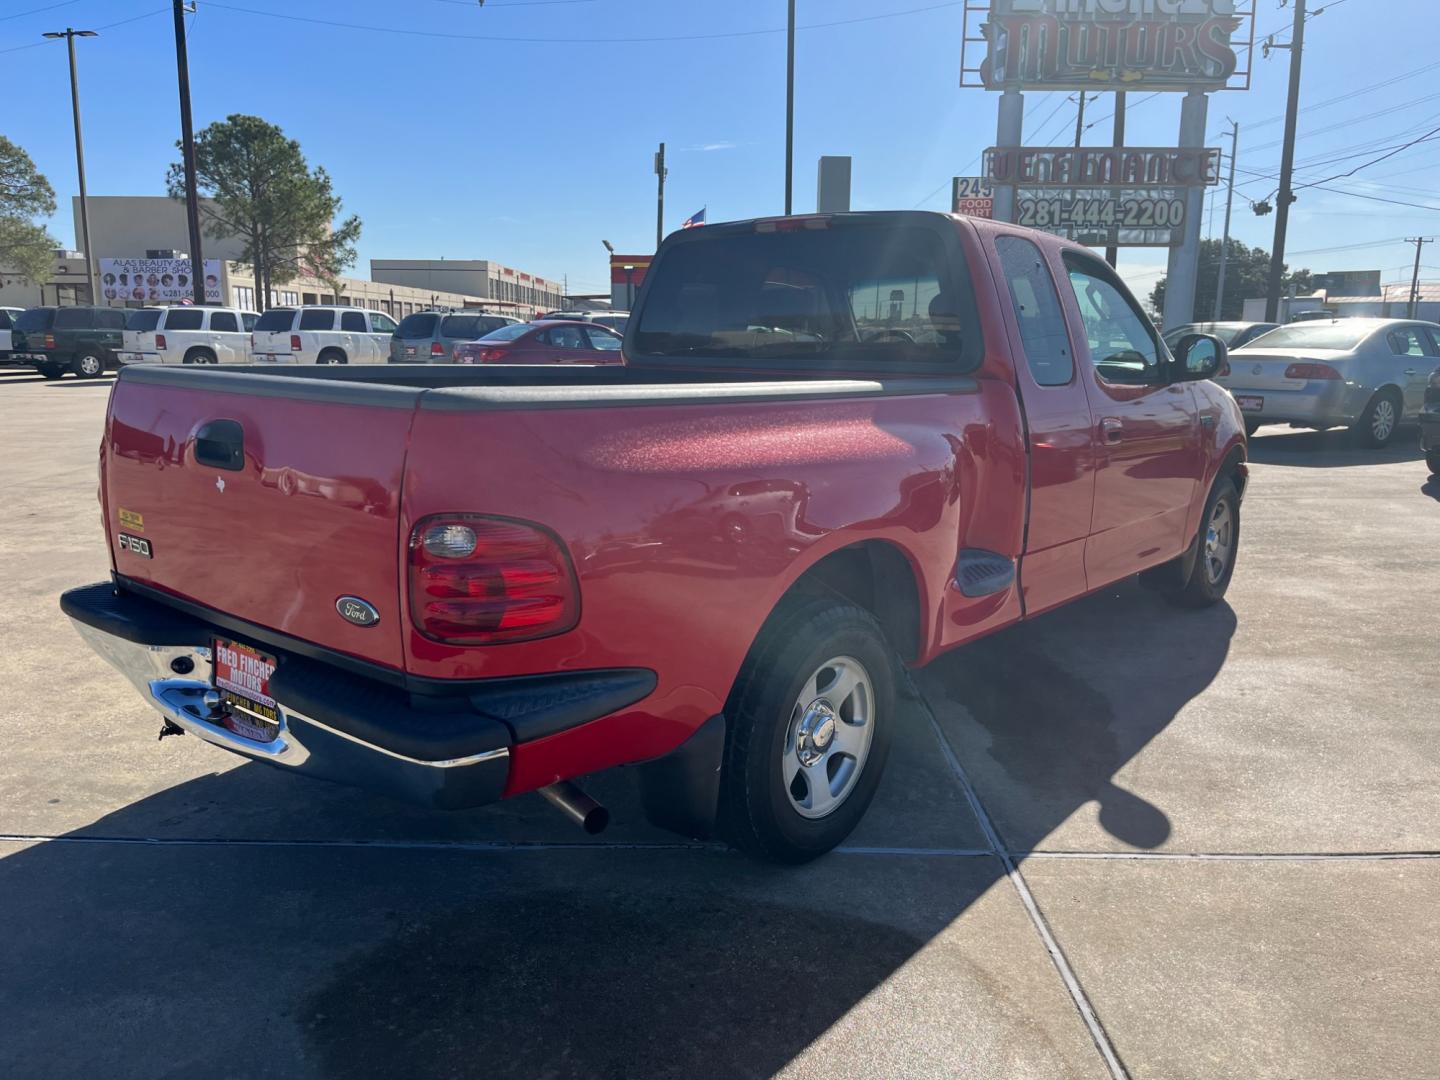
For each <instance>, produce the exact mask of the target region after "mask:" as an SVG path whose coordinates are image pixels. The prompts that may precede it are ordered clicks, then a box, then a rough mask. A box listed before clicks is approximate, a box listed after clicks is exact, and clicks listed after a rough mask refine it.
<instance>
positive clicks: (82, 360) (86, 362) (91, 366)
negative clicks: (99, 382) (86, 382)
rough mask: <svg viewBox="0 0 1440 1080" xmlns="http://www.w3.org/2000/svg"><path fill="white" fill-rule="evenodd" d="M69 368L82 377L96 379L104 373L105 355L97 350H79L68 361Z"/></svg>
mask: <svg viewBox="0 0 1440 1080" xmlns="http://www.w3.org/2000/svg"><path fill="white" fill-rule="evenodd" d="M70 370H71V371H73V372H75V374H76V375H79V376H80V378H82V379H98V378H99V377H100V376H101V375H104V374H105V357H103V356H101V355H100V354H99V353H98V352H89V351H86V352H80V353H76V354H75V359H74V360H72V361H70Z"/></svg>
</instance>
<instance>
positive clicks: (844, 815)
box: [720, 598, 895, 863]
mask: <svg viewBox="0 0 1440 1080" xmlns="http://www.w3.org/2000/svg"><path fill="white" fill-rule="evenodd" d="M894 665H895V658H894V653H893V651H892V650H891V648H890V645H889V643H888V642H887V641H886V640H885V635H884V633H883V632H882V631H881V629H880V626H879V624H878V623H877V622H876V621H875V618H874V616H872V615H871V614H870V613H869V612H868V611H865V610H864V609H862V608H859V607H856V606H855V605H853V604H851V603H848V602H846V601H844V600H841V599H831V598H820V599H803V600H798V601H786V602H785V603H784V605H783V606H782V607H781V609H780V610H779V611H777V612H776V614H775V615H774V616H773V617H772V618H771V619H770V621H769V623H767V625H766V627H765V629H764V630H763V631H762V632H761V634H760V637H759V638H758V639H757V640H756V642H755V645H754V648H752V649H751V652H750V656H749V657H748V658H747V660H746V661H745V666H744V667H743V668H742V669H741V672H740V678H739V679H738V680H737V681H736V684H735V689H734V690H733V691H732V693H731V697H730V701H729V703H728V705H727V708H726V710H725V712H726V717H727V719H728V721H729V723H728V725H727V728H728V730H727V739H726V747H725V764H724V770H723V773H722V775H721V781H720V785H721V787H720V820H721V825H722V828H723V830H724V832H725V834H726V837H727V839H729V840H730V841H731V842H732V843H734V844H735V845H736V846H737V847H739V848H741V849H742V850H744V851H746V852H748V853H749V854H751V855H755V856H757V857H759V858H762V859H767V860H770V861H773V862H783V863H802V862H808V861H809V860H811V859H813V858H815V857H817V856H819V855H823V854H824V853H825V852H827V851H829V850H830V849H831V848H833V847H835V845H837V844H839V843H840V842H841V841H842V840H844V839H845V837H847V836H849V835H850V832H851V830H853V829H854V828H855V826H856V824H857V823H858V822H859V821H860V818H861V817H863V816H864V814H865V811H866V809H867V808H868V807H869V805H870V800H871V799H872V798H874V796H875V789H876V787H877V786H878V785H879V783H880V774H881V773H882V772H883V771H884V768H885V759H886V757H887V756H888V754H889V749H890V734H891V728H892V727H893V725H894V722H895V720H894V715H895V667H894Z"/></svg>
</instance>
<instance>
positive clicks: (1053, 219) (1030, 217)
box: [1015, 187, 1185, 247]
mask: <svg viewBox="0 0 1440 1080" xmlns="http://www.w3.org/2000/svg"><path fill="white" fill-rule="evenodd" d="M1015 222H1016V224H1017V225H1024V226H1026V227H1027V228H1031V229H1040V230H1042V231H1044V232H1051V233H1055V234H1057V235H1059V236H1064V237H1067V238H1069V239H1071V240H1075V241H1077V242H1079V243H1081V244H1089V245H1090V246H1092V247H1098V246H1100V245H1104V244H1119V245H1122V246H1126V247H1172V246H1174V245H1176V244H1178V243H1180V240H1181V237H1182V235H1183V228H1184V225H1185V192H1184V191H1183V190H1179V189H1176V188H1124V189H1121V190H1119V191H1116V190H1115V189H1113V188H1033V187H1032V188H1026V187H1022V188H1019V189H1018V190H1017V191H1016V193H1015Z"/></svg>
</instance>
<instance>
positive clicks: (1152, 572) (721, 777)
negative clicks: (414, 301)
mask: <svg viewBox="0 0 1440 1080" xmlns="http://www.w3.org/2000/svg"><path fill="white" fill-rule="evenodd" d="M574 329H577V328H576V327H572V326H570V325H569V324H564V325H560V324H556V325H555V326H543V325H542V326H539V327H533V328H522V329H521V331H520V335H521V336H524V335H526V334H531V333H555V332H556V331H558V330H563V331H565V332H566V333H569V332H570V331H572V330H574ZM578 329H583V330H585V331H587V332H588V333H590V334H595V333H597V332H599V331H598V330H597V328H596V327H594V326H590V325H583V326H581V327H578ZM499 344H505V343H504V342H502V343H499ZM482 347H498V345H496V346H484V345H483V344H482ZM550 347H551V348H554V346H553V345H552V346H550ZM518 351H519V350H515V351H512V352H511V353H510V356H512V357H513V356H514V355H516V353H517V352H518ZM611 352H612V353H613V352H614V350H611ZM625 359H626V363H625V364H624V365H613V366H609V367H559V366H556V367H551V368H548V369H547V368H543V367H533V366H531V367H520V366H505V365H501V366H494V367H487V368H485V369H484V370H481V369H477V368H471V369H469V370H467V369H465V368H463V367H459V368H457V367H454V366H451V365H445V366H443V367H433V368H431V367H424V368H413V367H409V366H406V365H397V366H384V365H377V366H374V367H369V368H367V367H353V366H352V367H351V368H349V369H346V370H339V369H336V368H313V367H299V366H297V367H295V368H289V369H276V368H273V367H266V368H263V369H261V368H251V369H248V370H247V369H244V368H238V369H232V370H228V371H225V372H221V373H219V374H216V373H213V372H204V371H195V370H192V369H190V368H183V367H162V366H160V365H143V366H134V367H127V368H125V369H123V370H122V371H121V373H120V377H119V380H118V381H117V383H116V385H115V387H114V389H113V391H112V393H111V399H110V408H109V413H108V416H107V420H106V429H105V435H104V440H103V443H102V447H101V461H100V467H101V496H102V501H103V513H104V521H105V529H106V532H107V540H108V543H109V548H110V558H111V566H112V571H113V572H112V577H111V579H110V580H108V581H105V582H101V583H99V584H96V585H92V586H87V587H83V588H79V589H74V590H71V591H70V592H68V593H66V594H65V595H64V596H63V597H62V599H61V606H62V607H63V609H64V610H65V612H66V613H67V614H68V615H69V616H70V617H71V619H72V621H73V622H74V624H75V625H76V626H77V628H78V629H79V631H80V633H81V634H82V635H83V636H84V637H85V638H86V639H87V640H88V641H89V642H90V643H91V644H92V645H94V646H95V648H96V650H97V651H98V652H99V653H100V655H101V656H103V657H104V658H105V659H106V660H107V661H109V662H111V663H113V664H114V665H115V666H116V667H118V668H119V669H120V670H121V671H122V672H124V673H125V674H126V675H127V676H128V677H129V679H130V680H131V682H132V683H133V685H134V686H135V688H136V690H137V691H138V692H139V694H140V695H141V697H142V698H143V699H144V700H145V702H146V703H147V704H148V705H150V706H151V707H152V708H153V709H154V710H155V711H157V712H159V713H160V714H161V716H162V718H163V723H164V724H165V728H164V731H165V732H166V733H175V732H180V731H188V732H191V733H193V734H194V735H196V736H198V737H199V738H201V739H204V740H205V741H207V742H210V743H213V744H215V745H217V746H221V747H224V748H226V749H228V750H231V751H233V752H235V753H238V754H241V755H243V756H245V757H247V758H251V759H254V760H258V761H263V762H267V763H270V764H272V765H275V766H277V767H279V768H282V769H287V770H289V771H291V772H294V773H297V774H301V775H313V776H318V777H324V778H328V779H332V780H339V781H341V782H344V783H350V784H354V785H358V786H363V787H368V788H371V789H374V790H378V791H382V792H387V793H390V794H394V795H399V796H402V797H405V798H409V799H412V800H417V801H420V802H423V803H426V804H428V805H433V806H440V807H465V806H475V805H479V804H481V803H486V802H491V801H494V800H496V799H500V798H504V797H508V796H511V795H516V794H519V793H521V792H526V791H536V790H538V791H540V792H542V793H543V794H544V795H545V796H546V797H547V798H549V799H550V800H551V801H552V802H554V803H556V804H557V805H559V806H561V807H562V808H563V809H565V810H566V811H567V812H568V813H569V814H570V815H571V816H572V817H574V818H576V819H577V820H580V821H581V822H582V823H584V824H585V825H586V827H587V828H590V829H596V828H598V827H600V826H601V825H602V824H603V819H604V816H605V815H604V812H603V810H602V809H601V808H599V807H597V806H596V805H595V804H594V803H593V802H591V801H590V800H588V799H587V798H586V797H585V796H584V794H583V793H582V792H580V791H579V789H578V788H577V787H575V786H574V784H573V783H572V780H573V779H574V778H577V777H581V776H584V775H585V774H588V773H594V772H598V771H600V770H603V769H610V768H613V767H615V766H618V765H630V764H634V765H638V766H639V768H638V769H637V770H636V771H637V772H638V774H639V780H640V785H641V789H642V793H643V796H644V799H643V804H644V807H645V810H646V813H647V814H648V815H650V817H651V818H652V819H653V820H655V821H656V822H658V823H660V824H662V825H664V826H666V827H669V828H672V829H676V830H678V831H682V832H686V833H688V834H691V835H706V834H711V833H715V832H718V833H719V834H721V835H723V836H725V837H727V838H728V839H729V840H731V841H732V842H734V843H735V844H737V845H739V846H740V847H742V848H744V849H745V850H747V851H750V852H752V853H755V854H757V855H760V856H762V857H766V858H770V859H776V860H782V861H790V862H799V861H803V860H805V859H809V858H813V857H815V856H816V855H819V854H820V853H822V852H824V851H827V850H829V849H830V848H831V847H833V846H834V845H836V844H837V843H839V842H840V841H841V840H842V839H843V838H844V837H845V836H846V835H847V834H848V833H849V832H850V830H851V829H852V828H853V827H854V826H855V824H856V823H857V822H858V821H859V819H860V817H861V815H862V814H864V812H865V810H866V807H867V806H868V805H869V803H870V801H871V797H872V796H873V795H874V793H875V790H876V785H877V784H878V783H879V781H880V777H881V772H882V769H883V766H884V764H885V758H886V753H887V750H888V747H889V745H890V741H891V738H892V735H893V732H894V729H895V727H896V725H897V724H898V723H899V722H900V716H899V715H898V712H897V709H898V706H897V684H898V683H899V680H900V672H901V665H909V666H919V665H922V664H925V663H927V662H929V661H930V660H932V659H934V658H935V657H936V656H938V655H940V654H941V653H943V652H944V651H945V650H947V649H952V648H956V647H960V646H963V645H965V644H966V643H967V642H970V641H973V640H975V639H976V638H978V637H981V636H982V635H985V634H989V633H992V632H994V631H995V630H998V629H1000V628H1001V627H1005V626H1009V625H1011V624H1013V623H1015V622H1017V621H1019V620H1022V619H1027V618H1030V617H1032V616H1034V615H1036V614H1038V613H1040V612H1043V611H1046V610H1048V609H1051V608H1054V607H1056V606H1058V605H1060V604H1064V603H1066V602H1068V601H1071V600H1074V599H1075V598H1077V597H1080V596H1084V595H1085V594H1087V593H1090V592H1094V591H1095V590H1097V589H1101V588H1103V587H1105V586H1107V585H1109V584H1110V583H1112V582H1115V581H1117V580H1119V579H1121V578H1124V577H1126V576H1127V575H1133V574H1136V573H1141V574H1142V575H1143V577H1144V578H1145V580H1147V581H1148V582H1149V583H1150V584H1152V585H1153V586H1154V587H1155V588H1157V589H1159V590H1162V591H1163V592H1165V593H1167V594H1168V595H1169V596H1170V597H1172V598H1173V599H1174V600H1175V601H1176V602H1177V603H1178V604H1180V605H1182V606H1187V607H1202V606H1205V605H1209V604H1214V603H1216V602H1218V601H1219V600H1220V599H1221V597H1222V596H1223V595H1224V593H1225V590H1226V588H1227V587H1228V585H1229V583H1230V579H1231V573H1232V571H1233V569H1234V566H1235V559H1236V554H1237V551H1238V544H1239V536H1240V499H1241V496H1242V494H1243V492H1244V490H1245V483H1246V476H1247V473H1246V465H1245V455H1246V442H1245V433H1244V425H1243V421H1242V417H1241V415H1240V412H1239V410H1238V409H1237V407H1236V405H1235V402H1234V400H1233V399H1232V398H1231V397H1230V395H1229V394H1228V393H1226V392H1225V391H1224V390H1223V389H1221V388H1220V387H1219V386H1217V385H1216V384H1215V383H1213V382H1211V381H1210V377H1211V376H1212V375H1214V374H1215V372H1216V371H1218V370H1219V368H1220V366H1221V364H1223V362H1224V360H1225V347H1224V345H1223V344H1222V343H1221V342H1219V341H1218V340H1217V339H1216V338H1214V337H1211V336H1209V335H1204V334H1192V335H1189V336H1186V337H1185V338H1182V339H1180V340H1178V341H1177V342H1176V343H1175V345H1174V352H1173V353H1172V352H1171V350H1170V349H1169V348H1167V347H1166V345H1165V343H1164V342H1163V341H1162V340H1161V339H1160V337H1159V335H1158V334H1157V332H1156V330H1155V327H1154V326H1153V325H1152V323H1151V322H1150V320H1149V319H1148V318H1147V317H1146V316H1145V314H1144V312H1143V311H1142V310H1141V308H1140V306H1139V305H1138V304H1137V303H1136V302H1135V300H1134V298H1133V297H1132V296H1131V295H1130V293H1129V291H1128V290H1127V289H1126V287H1125V285H1124V284H1123V283H1122V282H1121V280H1120V278H1119V277H1118V276H1116V274H1115V272H1114V271H1113V270H1112V269H1111V268H1110V267H1109V266H1108V265H1107V264H1106V263H1105V262H1103V261H1102V260H1101V259H1099V258H1098V257H1097V256H1096V255H1095V254H1094V253H1093V252H1091V251H1090V250H1088V249H1086V248H1083V247H1080V246H1078V245H1076V244H1072V243H1069V242H1067V241H1064V240H1060V239H1057V238H1055V237H1052V236H1048V235H1045V234H1041V233H1034V232H1030V231H1028V230H1024V229H1019V228H1016V227H1014V226H1010V225H1004V224H1001V223H998V222H990V221H981V220H978V219H974V218H963V217H951V216H949V215H943V214H932V213H916V212H900V213H859V214H842V215H835V216H833V217H831V216H824V215H815V216H806V217H789V218H769V219H761V220H758V221H749V222H739V223H734V224H727V225H708V226H706V227H705V228H703V229H686V230H684V231H682V232H679V233H675V234H673V235H671V236H670V237H669V238H668V239H667V240H666V241H665V242H664V244H663V245H662V246H661V248H660V251H659V253H658V255H657V256H656V259H655V262H654V264H653V266H652V269H651V271H650V273H649V274H648V275H647V277H646V281H645V283H644V286H643V289H642V292H641V295H640V298H639V304H638V306H637V310H636V311H635V314H634V315H633V316H632V318H631V320H630V323H629V326H628V327H627V330H626V338H625ZM1136 664H1137V666H1136V671H1137V678H1146V677H1153V675H1154V673H1153V672H1151V671H1149V669H1148V668H1147V666H1146V662H1145V659H1144V658H1143V657H1140V658H1137V662H1136ZM961 692H963V688H961Z"/></svg>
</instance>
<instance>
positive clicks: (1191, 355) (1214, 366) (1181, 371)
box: [1171, 334, 1230, 382]
mask: <svg viewBox="0 0 1440 1080" xmlns="http://www.w3.org/2000/svg"><path fill="white" fill-rule="evenodd" d="M1174 353H1175V364H1174V367H1173V368H1172V369H1171V371H1172V375H1171V381H1172V382H1199V381H1200V380H1202V379H1213V378H1214V377H1215V376H1216V375H1218V374H1219V373H1220V372H1221V371H1222V370H1224V369H1225V367H1226V366H1227V363H1226V362H1227V360H1228V359H1229V355H1230V352H1229V350H1228V349H1227V348H1226V347H1225V343H1224V342H1223V341H1221V340H1220V339H1219V338H1218V337H1216V336H1215V335H1214V334H1186V335H1185V336H1184V337H1182V338H1181V339H1180V340H1179V341H1177V342H1176V343H1175V349H1174Z"/></svg>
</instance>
